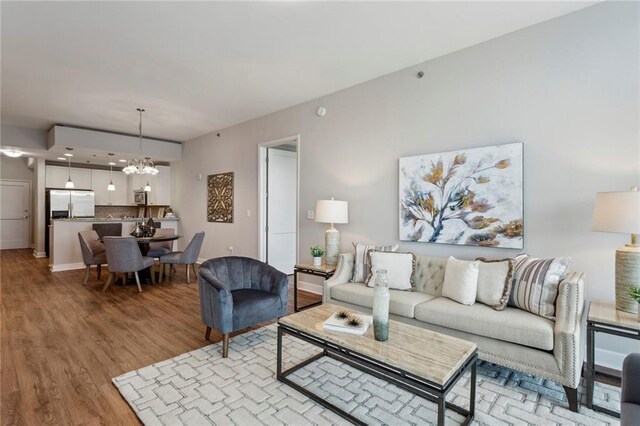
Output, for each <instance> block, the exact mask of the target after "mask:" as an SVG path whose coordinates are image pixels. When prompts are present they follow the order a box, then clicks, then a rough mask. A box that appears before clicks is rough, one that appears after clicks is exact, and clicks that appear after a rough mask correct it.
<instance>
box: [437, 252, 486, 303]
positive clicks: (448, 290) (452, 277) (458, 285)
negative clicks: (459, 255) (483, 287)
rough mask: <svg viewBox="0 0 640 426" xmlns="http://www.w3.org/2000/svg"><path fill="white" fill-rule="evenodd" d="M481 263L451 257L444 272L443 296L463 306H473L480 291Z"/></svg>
mask: <svg viewBox="0 0 640 426" xmlns="http://www.w3.org/2000/svg"><path fill="white" fill-rule="evenodd" d="M479 263H480V262H479V261H477V260H474V261H468V260H459V259H456V258H455V257H453V256H450V257H449V260H448V261H447V267H446V269H445V271H444V284H442V295H443V296H444V297H448V298H449V299H451V300H455V301H456V302H458V303H462V304H463V305H473V304H474V303H475V301H476V293H477V291H478V271H479Z"/></svg>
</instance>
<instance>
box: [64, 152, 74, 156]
mask: <svg viewBox="0 0 640 426" xmlns="http://www.w3.org/2000/svg"><path fill="white" fill-rule="evenodd" d="M64 156H65V157H73V154H72V153H70V152H67V153H65V154H64Z"/></svg>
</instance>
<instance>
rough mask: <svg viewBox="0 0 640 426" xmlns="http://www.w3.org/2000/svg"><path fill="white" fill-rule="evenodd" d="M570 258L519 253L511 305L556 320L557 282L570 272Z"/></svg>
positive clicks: (510, 299)
mask: <svg viewBox="0 0 640 426" xmlns="http://www.w3.org/2000/svg"><path fill="white" fill-rule="evenodd" d="M570 261H571V258H569V257H558V258H554V259H537V258H535V257H530V256H528V255H526V254H522V255H518V256H516V266H515V273H514V277H513V287H512V288H511V296H510V298H509V305H511V306H515V307H516V308H520V309H523V310H525V311H528V312H531V313H532V314H536V315H539V316H541V317H545V318H548V319H550V320H555V314H556V306H555V303H556V297H557V295H558V285H559V284H560V281H562V280H563V279H564V277H565V275H566V273H567V268H568V267H569V262H570Z"/></svg>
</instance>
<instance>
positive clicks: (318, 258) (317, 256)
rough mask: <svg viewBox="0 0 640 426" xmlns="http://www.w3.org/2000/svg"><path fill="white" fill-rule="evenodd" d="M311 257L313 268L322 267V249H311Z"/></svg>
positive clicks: (317, 247)
mask: <svg viewBox="0 0 640 426" xmlns="http://www.w3.org/2000/svg"><path fill="white" fill-rule="evenodd" d="M311 256H313V266H320V265H322V256H324V249H323V248H322V247H320V246H313V247H311Z"/></svg>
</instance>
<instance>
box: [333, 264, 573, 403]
mask: <svg viewBox="0 0 640 426" xmlns="http://www.w3.org/2000/svg"><path fill="white" fill-rule="evenodd" d="M353 262H354V255H353V254H352V253H346V254H341V255H340V258H339V261H338V266H337V268H336V272H335V274H334V275H333V276H332V277H331V278H330V279H329V280H327V281H325V283H324V293H323V302H324V303H334V304H337V305H341V306H345V307H347V308H350V309H354V310H360V311H365V312H371V308H372V307H373V289H372V288H369V287H367V286H366V285H364V284H362V283H351V282H350V280H351V276H352V271H353ZM446 264H447V258H444V257H433V256H416V269H415V272H414V274H413V280H414V286H415V291H413V292H411V291H399V290H390V293H391V297H390V299H391V300H390V304H389V317H390V318H392V319H395V320H398V321H402V322H404V323H407V324H412V325H416V326H420V327H425V328H428V329H430V330H433V331H437V332H441V333H444V334H448V335H451V336H455V337H459V338H461V339H465V340H469V341H473V342H475V343H476V344H477V345H478V354H479V357H480V359H483V360H486V361H490V362H493V363H496V364H500V365H503V366H505V367H508V368H512V369H514V370H519V371H523V372H525V373H529V374H533V375H535V376H538V377H543V378H546V379H550V380H552V381H555V382H557V383H560V384H562V385H563V386H564V389H565V392H566V394H567V399H568V401H569V408H570V409H571V410H572V411H577V410H578V392H577V388H578V384H579V382H580V372H581V367H582V360H583V358H582V354H581V350H580V348H581V344H580V324H581V319H582V312H583V307H584V285H585V284H584V274H581V273H569V274H568V275H567V276H566V278H565V279H564V280H563V281H562V282H561V283H560V286H559V289H558V298H557V301H556V320H555V321H552V320H549V319H546V318H543V317H540V316H537V315H534V314H532V313H529V312H526V311H523V310H520V309H517V308H513V307H507V308H505V309H504V310H503V311H496V310H494V309H492V308H491V307H489V306H486V305H483V304H481V303H479V302H476V303H475V304H474V305H472V306H465V305H462V304H459V303H457V302H454V301H453V300H450V299H448V298H446V297H442V296H441V291H442V284H443V282H444V271H445V267H446Z"/></svg>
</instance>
